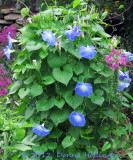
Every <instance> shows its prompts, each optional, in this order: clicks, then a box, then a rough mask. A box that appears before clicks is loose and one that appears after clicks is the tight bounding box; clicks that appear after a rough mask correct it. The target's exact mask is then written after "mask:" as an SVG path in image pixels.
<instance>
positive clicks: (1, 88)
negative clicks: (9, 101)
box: [0, 65, 12, 98]
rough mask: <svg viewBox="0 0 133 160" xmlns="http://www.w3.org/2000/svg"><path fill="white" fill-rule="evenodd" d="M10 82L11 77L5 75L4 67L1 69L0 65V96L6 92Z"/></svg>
mask: <svg viewBox="0 0 133 160" xmlns="http://www.w3.org/2000/svg"><path fill="white" fill-rule="evenodd" d="M10 84H12V81H11V79H10V78H8V77H7V74H6V73H5V69H2V66H1V65H0V98H1V97H4V96H5V95H6V94H7V93H8V90H7V87H8V86H9V85H10Z"/></svg>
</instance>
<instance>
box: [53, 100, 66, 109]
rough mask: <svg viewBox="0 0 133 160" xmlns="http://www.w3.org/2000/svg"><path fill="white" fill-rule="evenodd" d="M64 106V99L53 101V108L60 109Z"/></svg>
mask: <svg viewBox="0 0 133 160" xmlns="http://www.w3.org/2000/svg"><path fill="white" fill-rule="evenodd" d="M64 104H65V101H64V99H61V100H60V101H58V100H57V99H56V100H55V106H57V107H58V108H60V109H61V108H62V107H63V106H64Z"/></svg>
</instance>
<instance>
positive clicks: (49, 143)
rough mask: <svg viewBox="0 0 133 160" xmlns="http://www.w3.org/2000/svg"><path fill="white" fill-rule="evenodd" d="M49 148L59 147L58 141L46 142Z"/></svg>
mask: <svg viewBox="0 0 133 160" xmlns="http://www.w3.org/2000/svg"><path fill="white" fill-rule="evenodd" d="M45 145H46V146H47V148H48V149H49V150H52V151H54V150H55V149H56V148H57V143H56V142H46V144H45Z"/></svg>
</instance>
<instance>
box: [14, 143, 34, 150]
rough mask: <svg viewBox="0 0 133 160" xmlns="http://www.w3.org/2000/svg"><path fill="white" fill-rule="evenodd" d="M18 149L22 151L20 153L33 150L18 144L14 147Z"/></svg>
mask: <svg viewBox="0 0 133 160" xmlns="http://www.w3.org/2000/svg"><path fill="white" fill-rule="evenodd" d="M14 147H15V148H16V149H18V150H20V151H27V150H31V147H29V146H26V145H24V144H16V145H15V146H14Z"/></svg>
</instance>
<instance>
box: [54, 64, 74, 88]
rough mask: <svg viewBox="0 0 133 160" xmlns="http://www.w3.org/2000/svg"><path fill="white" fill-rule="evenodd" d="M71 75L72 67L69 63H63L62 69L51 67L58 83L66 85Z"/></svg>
mask: <svg viewBox="0 0 133 160" xmlns="http://www.w3.org/2000/svg"><path fill="white" fill-rule="evenodd" d="M72 76H73V71H72V68H71V66H70V65H69V64H67V65H65V66H64V67H63V71H61V70H60V68H54V69H53V77H54V78H55V79H56V80H57V81H58V82H60V83H63V84H65V85H66V86H67V84H68V83H69V81H70V79H71V78H72Z"/></svg>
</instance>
